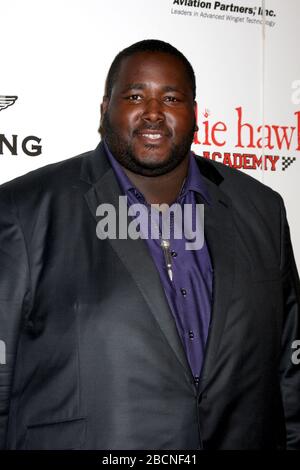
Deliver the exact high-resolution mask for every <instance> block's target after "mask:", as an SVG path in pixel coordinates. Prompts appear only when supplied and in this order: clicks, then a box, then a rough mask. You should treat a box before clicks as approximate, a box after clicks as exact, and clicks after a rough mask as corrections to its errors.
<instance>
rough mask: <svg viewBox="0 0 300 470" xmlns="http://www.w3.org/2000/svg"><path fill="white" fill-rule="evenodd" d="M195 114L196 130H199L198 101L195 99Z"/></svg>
mask: <svg viewBox="0 0 300 470" xmlns="http://www.w3.org/2000/svg"><path fill="white" fill-rule="evenodd" d="M194 114H195V132H197V131H198V130H199V127H198V125H197V122H198V103H197V101H194Z"/></svg>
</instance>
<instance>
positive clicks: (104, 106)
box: [100, 96, 109, 119]
mask: <svg viewBox="0 0 300 470" xmlns="http://www.w3.org/2000/svg"><path fill="white" fill-rule="evenodd" d="M108 103H109V98H108V96H103V101H102V103H101V106H100V111H101V119H102V117H103V115H104V114H105V113H106V111H107V108H108Z"/></svg>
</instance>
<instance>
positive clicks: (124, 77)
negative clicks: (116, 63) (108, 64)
mask: <svg viewBox="0 0 300 470" xmlns="http://www.w3.org/2000/svg"><path fill="white" fill-rule="evenodd" d="M131 83H145V84H146V85H147V84H150V85H151V84H152V85H153V84H154V85H155V86H162V87H165V86H174V87H180V88H181V89H184V91H185V92H186V91H188V90H190V92H191V93H192V86H191V81H190V78H189V76H188V73H187V70H186V67H185V65H184V63H183V62H182V61H181V59H179V58H178V57H176V56H174V55H171V54H168V53H165V52H137V53H135V54H133V55H131V56H129V57H125V58H124V59H123V60H122V62H121V65H120V69H119V72H118V75H117V78H116V80H115V83H114V86H113V88H116V89H118V90H121V89H122V88H125V87H126V86H128V85H130V84H131Z"/></svg>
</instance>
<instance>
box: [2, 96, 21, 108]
mask: <svg viewBox="0 0 300 470" xmlns="http://www.w3.org/2000/svg"><path fill="white" fill-rule="evenodd" d="M17 99H18V97H17V96H14V95H0V111H2V110H3V109H6V108H8V107H9V106H12V105H13V104H14V103H15V102H16V100H17Z"/></svg>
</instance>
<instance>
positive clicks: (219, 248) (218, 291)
mask: <svg viewBox="0 0 300 470" xmlns="http://www.w3.org/2000/svg"><path fill="white" fill-rule="evenodd" d="M205 182H206V185H207V187H208V191H209V194H210V197H211V204H210V205H208V204H206V205H205V208H204V233H205V239H206V242H207V245H208V248H209V252H210V256H211V259H212V264H213V269H214V278H213V301H212V314H211V324H210V328H209V334H208V340H207V345H206V352H205V358H204V363H203V368H202V375H201V382H200V385H199V391H200V392H201V391H203V389H204V387H205V385H206V384H207V382H208V379H209V376H210V374H211V372H212V371H213V368H214V364H215V363H216V361H215V359H216V355H217V353H218V347H219V345H220V341H221V339H222V333H223V330H224V326H225V322H226V316H227V312H228V308H229V305H230V300H231V295H232V286H233V278H234V265H235V262H234V261H235V257H234V247H235V243H234V229H233V215H232V207H231V201H230V199H229V198H228V197H227V196H226V195H225V194H224V193H223V192H222V191H221V190H220V189H219V187H218V186H217V185H216V184H215V183H214V182H212V181H211V180H210V179H207V178H206V181H205Z"/></svg>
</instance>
